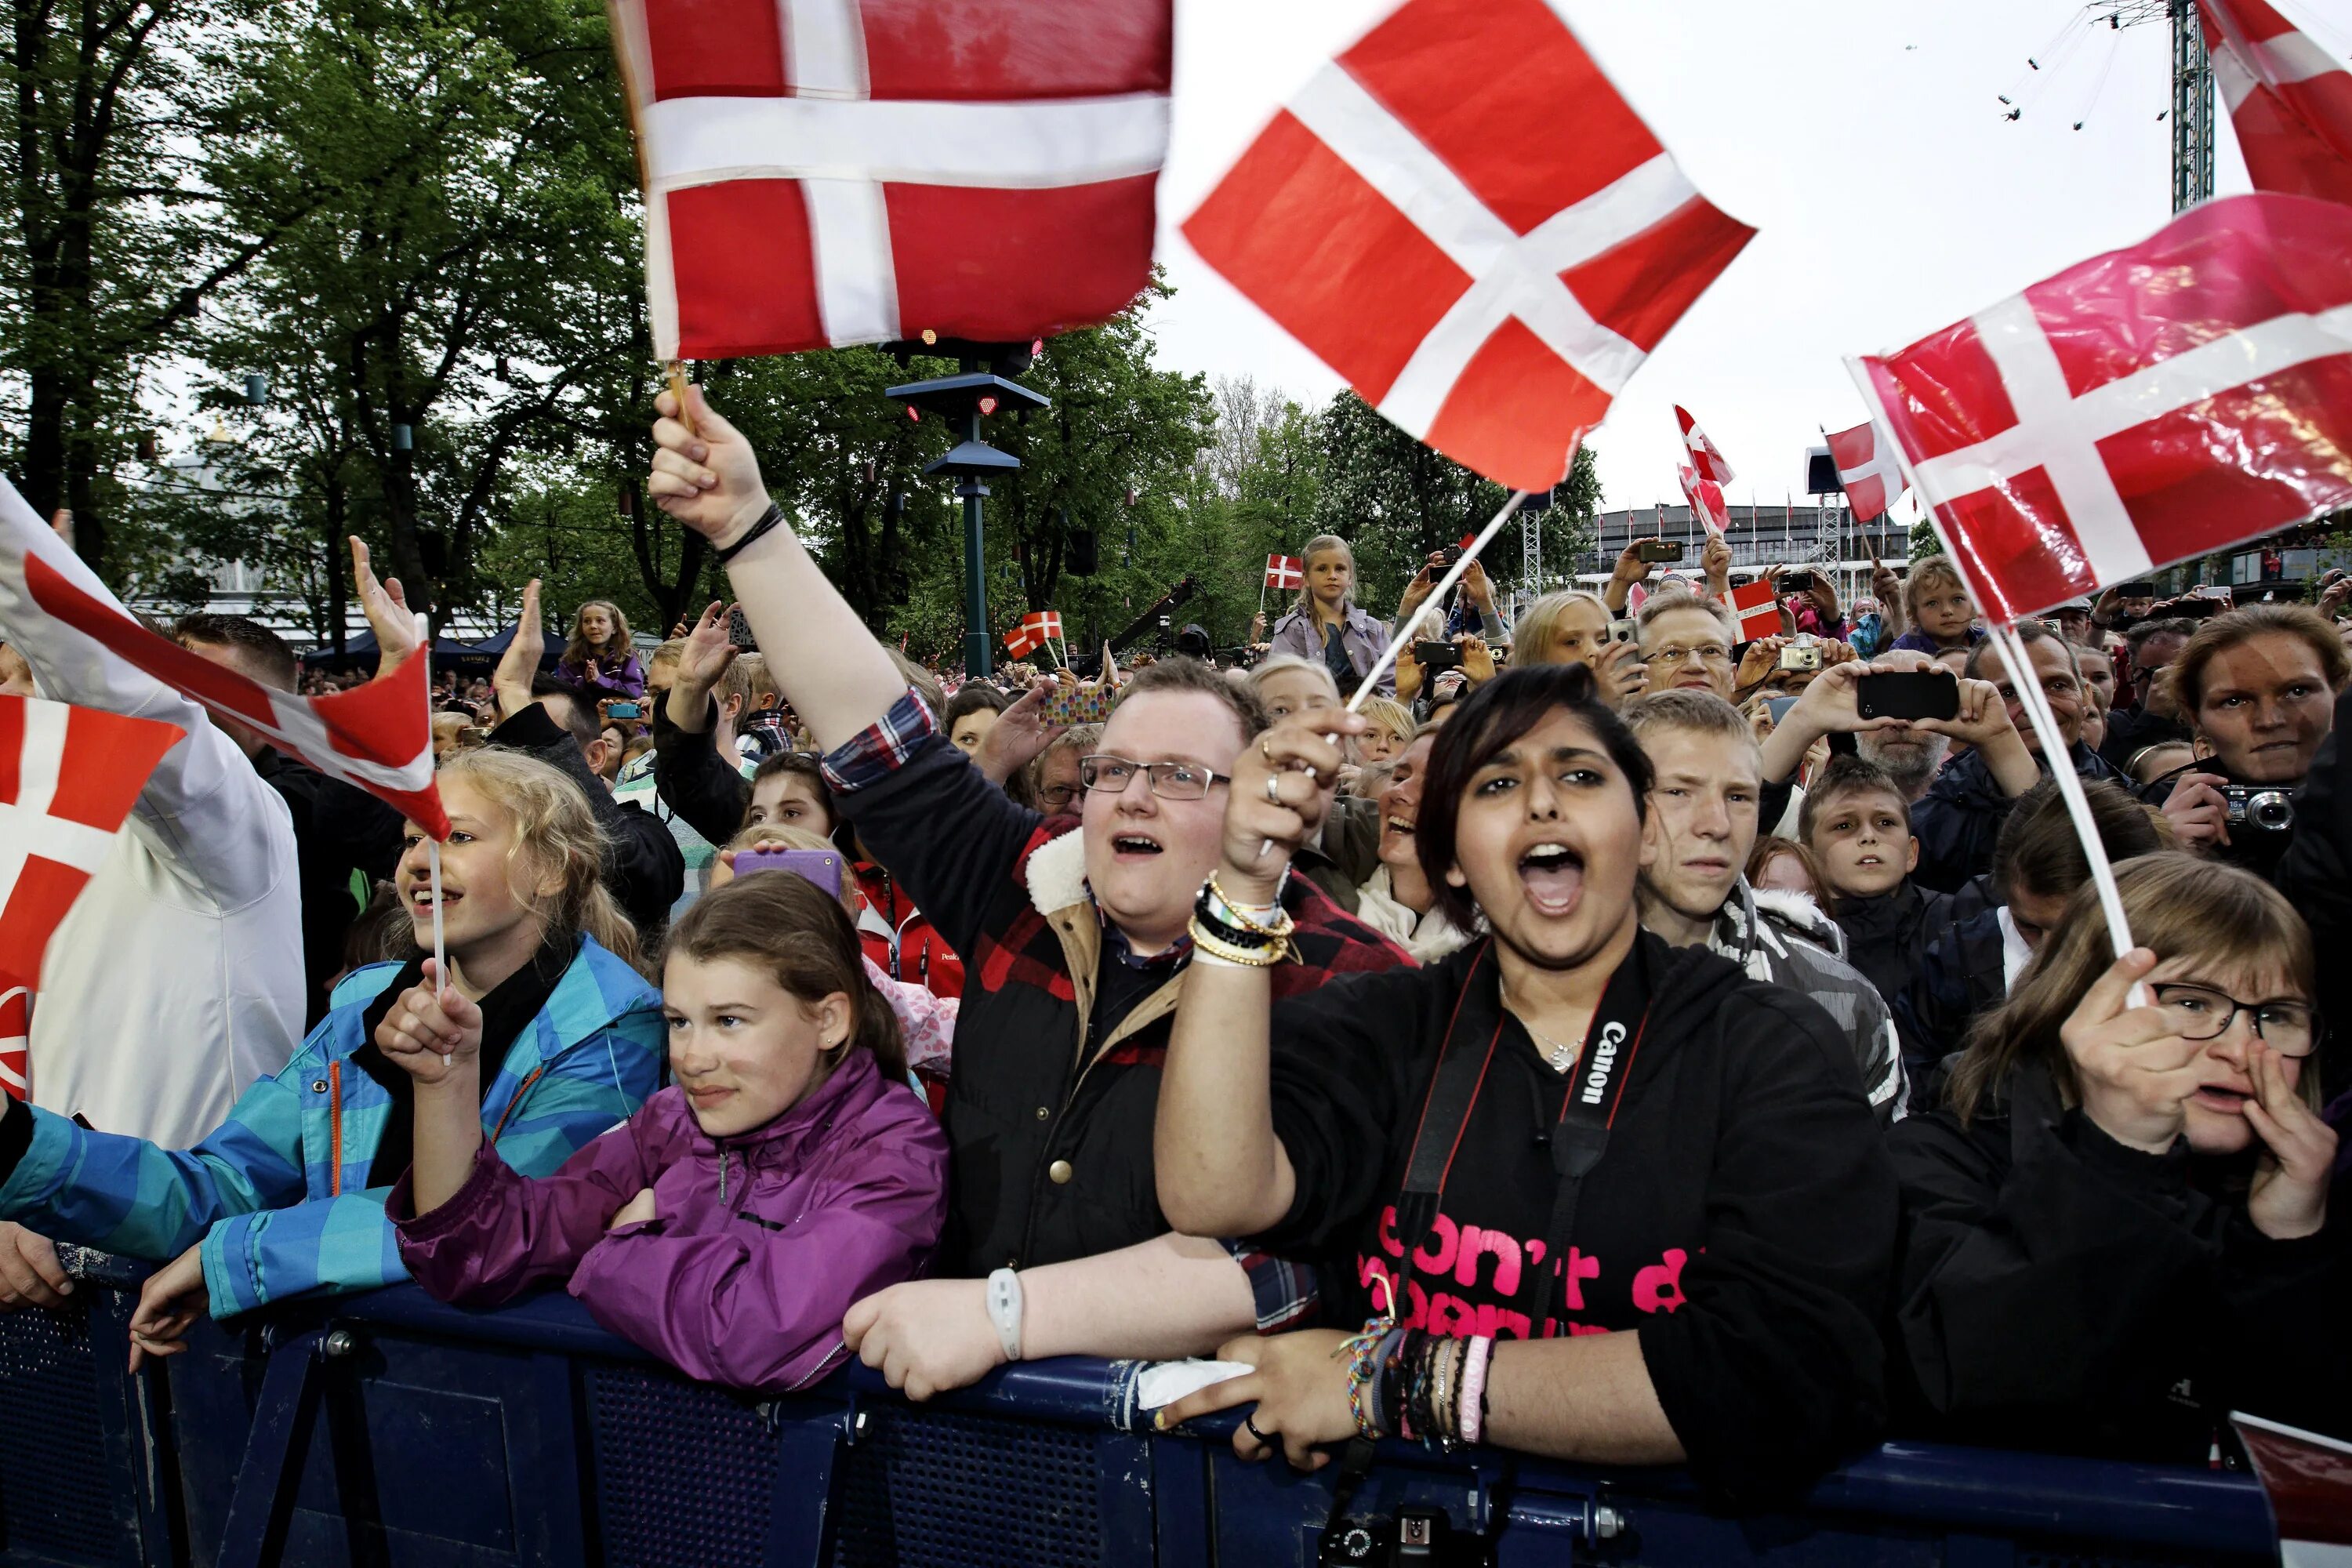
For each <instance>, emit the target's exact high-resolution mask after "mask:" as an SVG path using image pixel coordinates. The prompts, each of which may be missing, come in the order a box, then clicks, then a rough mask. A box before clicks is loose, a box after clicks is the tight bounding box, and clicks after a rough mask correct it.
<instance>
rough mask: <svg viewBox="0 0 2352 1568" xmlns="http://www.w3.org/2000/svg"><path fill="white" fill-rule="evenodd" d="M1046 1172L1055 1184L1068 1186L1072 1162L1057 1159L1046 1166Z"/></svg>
mask: <svg viewBox="0 0 2352 1568" xmlns="http://www.w3.org/2000/svg"><path fill="white" fill-rule="evenodd" d="M1045 1174H1046V1175H1047V1177H1049V1178H1050V1179H1051V1180H1052V1181H1053V1183H1054V1184H1055V1186H1057V1187H1065V1186H1067V1185H1069V1184H1070V1163H1069V1162H1068V1161H1067V1160H1056V1161H1055V1162H1054V1163H1052V1164H1050V1165H1048V1166H1046V1167H1045Z"/></svg>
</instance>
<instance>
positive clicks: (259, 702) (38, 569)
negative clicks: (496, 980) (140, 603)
mask: <svg viewBox="0 0 2352 1568" xmlns="http://www.w3.org/2000/svg"><path fill="white" fill-rule="evenodd" d="M44 537H47V541H48V542H47V546H44V545H43V544H42V543H41V540H42V539H43V538H44ZM53 553H54V554H55V555H56V556H57V559H56V560H55V561H53V560H51V559H50V556H51V555H52V554H53ZM0 573H5V574H14V575H16V577H17V578H18V579H19V580H20V581H21V582H22V584H23V585H24V591H25V594H26V597H28V598H29V599H30V600H31V601H32V602H33V604H35V605H37V606H38V607H39V609H40V610H41V611H42V612H43V613H45V614H47V615H48V616H53V617H55V618H56V619H57V620H58V622H60V623H61V624H63V625H65V626H71V627H73V628H74V629H75V630H77V631H79V632H81V633H83V634H84V635H85V636H88V637H91V638H94V639H95V640H96V641H97V642H99V643H100V644H101V645H102V646H103V647H105V648H106V649H107V650H108V651H109V652H110V653H112V654H114V655H115V656H116V657H118V658H121V659H123V660H125V661H126V662H128V663H130V664H131V665H132V666H134V667H136V668H140V669H143V670H145V671H146V672H147V673H148V674H149V675H151V676H153V677H154V678H155V679H158V680H160V681H162V682H163V683H164V684H165V685H166V686H170V687H173V688H175V689H178V690H179V691H181V692H182V693H184V695H186V696H187V697H189V698H191V699H193V700H195V701H198V702H201V703H203V704H204V705H205V707H207V708H209V709H211V710H213V711H214V712H215V713H217V714H219V715H220V716H221V717H222V718H224V719H234V720H236V721H238V722H239V723H243V724H247V725H250V726H251V727H252V728H254V729H256V730H257V731H261V733H263V734H264V735H267V736H268V737H269V739H270V741H271V742H273V743H274V744H276V745H277V746H278V748H279V749H280V750H282V751H285V752H289V753H291V754H292V755H294V756H297V757H299V758H300V759H301V760H302V761H304V762H305V763H309V764H310V766H312V767H314V768H316V769H318V770H319V771H320V773H325V774H328V775H329V776H330V777H332V778H339V779H342V780H344V781H346V782H347V783H350V784H357V785H359V787H360V788H362V789H363V790H366V791H368V792H369V793H370V794H373V795H378V796H380V797H382V798H383V799H384V800H386V801H388V802H390V803H391V804H392V805H394V806H397V807H398V808H399V809H400V811H401V812H402V813H403V814H404V816H407V817H408V819H409V820H410V821H412V822H414V823H415V824H416V825H417V826H420V827H422V828H424V829H425V831H426V832H428V833H430V834H432V835H433V837H436V838H446V837H448V836H449V818H448V816H447V814H446V813H445V812H444V811H443V810H442V808H441V793H440V791H439V790H437V789H436V788H435V787H434V784H433V730H432V721H431V717H430V712H429V707H430V704H429V702H428V700H427V692H426V679H425V654H424V652H423V650H422V649H419V650H418V651H417V652H415V653H414V654H411V655H410V656H409V657H408V658H404V659H403V660H402V661H401V662H400V663H399V664H398V665H397V666H395V667H394V668H392V669H390V670H388V671H386V672H384V673H383V674H382V675H379V676H377V677H376V678H375V679H373V680H371V681H369V682H368V683H367V684H366V685H364V686H359V687H354V688H353V689H351V690H349V691H337V692H332V693H330V694H329V695H327V696H324V697H298V696H296V695H295V694H294V693H293V692H290V691H278V690H275V689H271V688H269V687H267V686H263V685H261V684H260V683H258V682H257V681H253V680H248V679H246V678H245V677H244V676H242V675H239V674H237V673H236V671H234V670H229V669H224V668H221V667H220V666H219V665H216V664H215V663H213V662H212V661H211V660H210V659H207V658H201V657H199V656H198V655H196V654H194V653H191V652H189V651H188V650H187V649H186V648H184V647H181V646H180V645H179V644H177V643H175V642H173V641H172V640H171V639H170V638H169V637H157V636H156V635H155V634H154V633H153V632H151V631H149V630H148V629H147V628H146V627H145V626H141V625H140V624H139V623H138V622H137V621H135V620H133V619H132V618H131V616H130V615H129V614H128V613H126V612H125V611H124V610H123V608H122V606H121V605H120V604H117V603H116V602H115V599H114V596H113V595H111V594H109V593H108V592H107V591H106V589H105V587H104V585H103V584H100V582H99V581H98V578H97V577H96V576H95V575H94V574H91V572H90V571H89V568H88V567H87V566H85V565H83V564H82V563H81V562H80V561H79V559H77V558H76V557H74V556H72V555H71V554H69V553H67V552H64V551H63V550H62V548H61V547H60V546H59V545H58V540H57V538H56V536H55V535H54V534H50V533H49V531H48V529H47V525H46V524H44V523H43V522H42V521H41V520H40V519H39V518H37V517H36V516H35V515H34V514H33V510H32V508H30V507H28V506H26V504H25V500H24V498H23V497H22V496H20V495H18V494H17V493H16V487H14V486H13V485H10V484H9V483H8V482H7V481H6V480H5V479H0ZM13 629H15V630H16V633H17V635H19V636H27V635H30V634H29V633H28V631H27V629H26V628H24V627H16V628H13ZM0 749H5V748H0ZM133 794H134V795H135V794H136V792H135V791H134V792H133ZM125 809H126V810H127V809H128V808H127V807H126V808H125Z"/></svg>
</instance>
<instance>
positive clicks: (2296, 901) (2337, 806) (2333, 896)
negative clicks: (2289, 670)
mask: <svg viewBox="0 0 2352 1568" xmlns="http://www.w3.org/2000/svg"><path fill="white" fill-rule="evenodd" d="M2347 725H2352V691H2347V692H2346V693H2345V694H2344V695H2343V696H2341V697H2339V698H2337V699H2336V727H2335V728H2334V729H2333V730H2330V731H2328V734H2327V739H2326V740H2325V741H2322V742H2319V752H2318V754H2317V755H2316V756H2315V757H2313V758H2312V759H2311V772H2310V773H2306V774H2305V775H2304V780H2303V788H2302V789H2300V790H2298V791H2297V792H2296V793H2295V797H2294V830H2293V831H2292V832H2291V833H2289V834H2288V835H2287V845H2286V848H2285V850H2284V853H2282V854H2281V855H2280V857H2279V862H2278V865H2277V866H2276V868H2273V871H2272V874H2271V884H2272V886H2273V887H2275V888H2277V889H2278V890H2279V891H2280V892H2282V893H2284V894H2285V895H2286V896H2287V901H2288V902H2290V903H2292V904H2293V905H2294V907H2295V908H2296V909H2298V910H2301V911H2303V918H2304V921H2305V924H2307V925H2309V926H2310V927H2311V939H2312V942H2313V944H2314V945H2315V947H2316V948H2317V949H2318V951H2319V1014H2320V1016H2321V1017H2323V1018H2328V1019H2333V1020H2335V1026H2334V1028H2333V1029H2331V1030H2330V1033H2331V1034H2332V1035H2334V1036H2335V1037H2336V1038H2333V1039H2329V1040H2325V1041H2323V1042H2321V1047H2320V1051H2319V1055H2318V1058H2316V1059H2317V1061H2318V1063H2319V1065H2320V1069H2321V1080H2320V1081H2321V1083H2322V1084H2323V1086H2324V1087H2325V1089H2326V1097H2327V1099H2328V1100H2330V1101H2331V1102H2332V1101H2334V1100H2336V1099H2337V1098H2338V1097H2339V1096H2341V1095H2342V1094H2344V1092H2345V1091H2346V1090H2347V1089H2352V1046H2347V1045H2346V1044H2345V1043H2344V1040H2345V1037H2346V1034H2347V1031H2352V963H2345V962H2344V957H2345V955H2346V954H2347V952H2352V784H2347V780H2346V778H2345V771H2346V766H2347V764H2346V762H2345V756H2344V731H2345V726H2347ZM2347 1142H2352V1140H2347Z"/></svg>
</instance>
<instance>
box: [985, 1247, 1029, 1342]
mask: <svg viewBox="0 0 2352 1568" xmlns="http://www.w3.org/2000/svg"><path fill="white" fill-rule="evenodd" d="M988 1320H989V1321H991V1322H992V1323H994V1324H995V1325H996V1342H997V1343H998V1344H1000V1345H1002V1346H1003V1347H1004V1359H1005V1360H1006V1361H1019V1360H1020V1359H1021V1276H1019V1275H1018V1274H1015V1273H1014V1272H1013V1270H1012V1269H1010V1268H1000V1269H998V1270H996V1272H994V1273H993V1274H991V1275H990V1276H989V1277H988Z"/></svg>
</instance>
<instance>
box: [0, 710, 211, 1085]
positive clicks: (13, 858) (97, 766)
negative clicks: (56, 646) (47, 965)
mask: <svg viewBox="0 0 2352 1568" xmlns="http://www.w3.org/2000/svg"><path fill="white" fill-rule="evenodd" d="M186 734H187V731H184V730H183V729H181V728H180V727H179V726H178V725H177V724H164V723H160V722H158V721H155V720H152V719H128V718H125V717H123V716H122V715H121V714H119V713H103V712H100V711H99V710H97V709H94V708H73V707H68V705H66V704H65V703H63V702H44V701H41V700H38V699H36V698H29V697H0V986H5V988H6V990H5V994H0V1091H5V1092H6V1093H9V1094H12V1095H14V1096H16V1098H17V1099H19V1100H22V1099H25V1098H26V1097H27V1096H28V1094H29V1092H30V1085H29V1079H28V1077H27V1073H28V1071H29V1068H28V1067H27V1058H26V1037H27V1035H28V1033H29V1029H30V1019H31V1013H30V1000H29V998H30V995H31V990H32V987H33V986H34V985H35V984H37V983H38V981H39V979H40V974H41V955H42V954H43V953H44V952H47V951H48V945H49V936H50V933H52V932H53V931H56V930H57V929H58V921H62V920H64V919H65V918H66V911H67V910H69V909H71V908H72V907H73V901H74V900H75V899H77V898H79V897H80V895H81V890H82V889H83V887H84V886H86V885H87V884H88V883H89V879H90V875H91V873H92V872H94V871H96V870H97V869H98V868H99V865H100V862H101V861H103V860H104V859H105V858H106V857H107V856H108V855H109V854H110V852H111V851H112V850H113V847H114V836H115V834H116V832H117V831H119V830H120V829H121V826H122V823H123V819H124V818H125V817H127V816H130V815H131V807H132V806H133V805H136V804H138V800H139V792H140V791H141V790H142V789H144V788H145V787H146V785H147V775H148V774H150V773H153V772H154V771H155V764H156V763H160V762H162V761H163V753H164V752H168V751H170V750H171V749H172V748H173V746H175V745H177V744H178V743H179V742H180V741H181V739H182V738H183V737H184V736H185V735H186Z"/></svg>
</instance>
